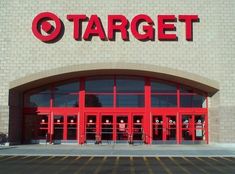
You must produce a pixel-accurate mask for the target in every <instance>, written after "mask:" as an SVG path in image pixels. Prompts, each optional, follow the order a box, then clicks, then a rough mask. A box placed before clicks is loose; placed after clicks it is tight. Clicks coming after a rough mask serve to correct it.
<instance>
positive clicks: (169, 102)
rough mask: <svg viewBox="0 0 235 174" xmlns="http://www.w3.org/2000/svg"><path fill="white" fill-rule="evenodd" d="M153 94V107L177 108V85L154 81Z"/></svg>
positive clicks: (152, 84)
mask: <svg viewBox="0 0 235 174" xmlns="http://www.w3.org/2000/svg"><path fill="white" fill-rule="evenodd" d="M151 92H152V94H151V102H152V104H151V105H152V107H177V87H176V85H172V84H167V83H163V82H161V81H152V82H151Z"/></svg>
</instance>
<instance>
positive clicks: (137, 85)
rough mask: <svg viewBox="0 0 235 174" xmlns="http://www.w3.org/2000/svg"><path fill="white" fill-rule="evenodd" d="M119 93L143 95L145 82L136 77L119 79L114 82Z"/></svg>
mask: <svg viewBox="0 0 235 174" xmlns="http://www.w3.org/2000/svg"><path fill="white" fill-rule="evenodd" d="M116 83H117V92H119V93H144V84H145V81H144V79H142V78H136V77H133V78H132V77H129V78H128V77H126V78H125V77H119V78H117V80H116Z"/></svg>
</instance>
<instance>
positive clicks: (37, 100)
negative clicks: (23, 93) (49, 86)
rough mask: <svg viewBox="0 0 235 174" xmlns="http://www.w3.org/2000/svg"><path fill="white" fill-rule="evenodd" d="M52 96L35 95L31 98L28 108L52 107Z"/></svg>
mask: <svg viewBox="0 0 235 174" xmlns="http://www.w3.org/2000/svg"><path fill="white" fill-rule="evenodd" d="M50 98H51V95H50V94H34V95H31V96H29V98H28V100H29V101H28V102H27V104H26V106H29V107H49V106H50Z"/></svg>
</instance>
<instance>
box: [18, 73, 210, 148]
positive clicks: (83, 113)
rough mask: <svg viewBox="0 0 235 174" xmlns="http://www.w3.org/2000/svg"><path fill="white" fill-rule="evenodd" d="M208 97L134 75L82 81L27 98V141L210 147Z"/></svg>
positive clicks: (40, 89)
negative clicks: (196, 144)
mask: <svg viewBox="0 0 235 174" xmlns="http://www.w3.org/2000/svg"><path fill="white" fill-rule="evenodd" d="M207 96H208V94H207V93H206V92H203V91H200V90H197V89H193V88H191V87H188V86H186V85H182V84H180V83H175V82H171V81H165V80H162V79H154V78H150V77H141V76H133V75H132V76H130V75H107V76H103V75H102V76H100V75H99V76H90V77H79V78H74V79H70V80H66V81H62V82H61V81H60V82H58V83H52V84H48V85H44V86H42V87H38V88H35V89H31V90H29V91H26V92H25V93H24V116H23V126H22V127H23V138H22V139H23V142H24V143H42V142H45V141H46V140H47V141H49V142H50V143H79V144H83V143H146V144H159V143H175V144H181V143H208V101H207Z"/></svg>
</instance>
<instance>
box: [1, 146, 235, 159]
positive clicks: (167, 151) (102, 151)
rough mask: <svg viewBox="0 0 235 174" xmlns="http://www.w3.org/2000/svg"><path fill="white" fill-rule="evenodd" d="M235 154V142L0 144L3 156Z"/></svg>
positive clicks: (188, 155) (223, 155)
mask: <svg viewBox="0 0 235 174" xmlns="http://www.w3.org/2000/svg"><path fill="white" fill-rule="evenodd" d="M6 155H16V156H136V157H138V156H148V157H153V156H154V157H156V156H159V157H165V156H168V157H169V156H172V157H182V156H184V157H208V156H210V157H235V145H234V144H232V145H223V144H214V145H111V144H108V145H20V146H8V147H7V146H0V156H6Z"/></svg>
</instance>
